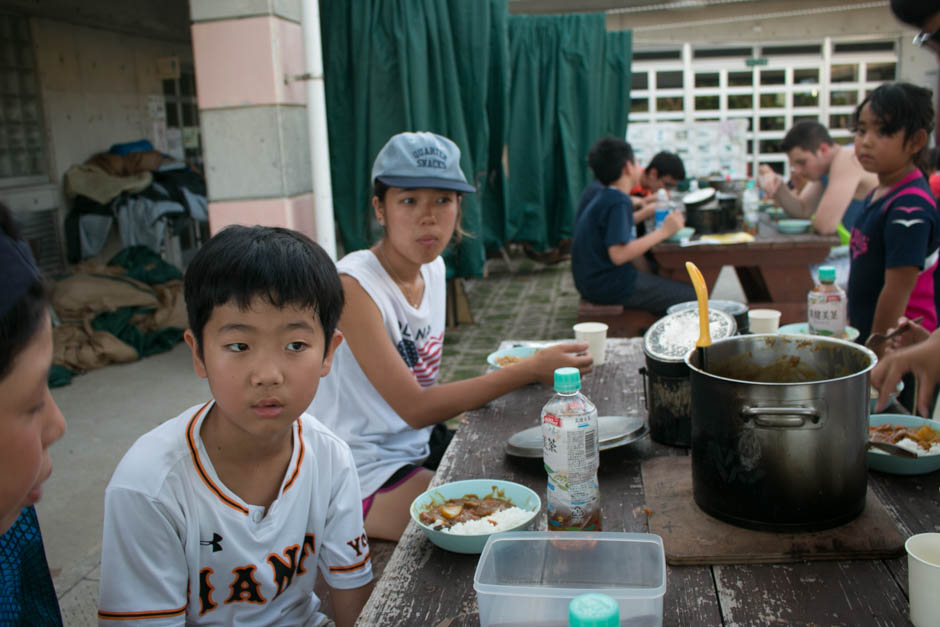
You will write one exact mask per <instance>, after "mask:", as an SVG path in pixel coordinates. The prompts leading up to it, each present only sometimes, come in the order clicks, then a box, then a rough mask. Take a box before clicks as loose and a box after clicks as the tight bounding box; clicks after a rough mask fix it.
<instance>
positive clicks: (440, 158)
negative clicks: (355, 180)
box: [372, 132, 476, 192]
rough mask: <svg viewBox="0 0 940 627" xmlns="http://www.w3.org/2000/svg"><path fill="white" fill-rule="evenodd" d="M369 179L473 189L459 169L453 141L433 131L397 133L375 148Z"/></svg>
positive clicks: (408, 186)
mask: <svg viewBox="0 0 940 627" xmlns="http://www.w3.org/2000/svg"><path fill="white" fill-rule="evenodd" d="M372 180H373V181H375V180H379V181H381V182H383V183H385V184H386V185H389V186H391V187H403V188H405V189H414V188H416V187H430V188H433V189H452V190H456V191H458V192H473V191H476V190H475V189H474V188H473V186H472V185H470V184H468V183H467V179H466V178H465V177H464V175H463V171H462V170H461V169H460V149H459V148H458V147H457V144H455V143H454V142H452V141H451V140H449V139H447V138H446V137H442V136H441V135H437V134H435V133H428V132H418V133H399V134H398V135H394V136H393V137H392V138H391V139H389V140H388V142H387V143H386V144H385V146H383V147H382V150H380V151H379V154H378V156H377V157H376V158H375V163H374V164H373V166H372Z"/></svg>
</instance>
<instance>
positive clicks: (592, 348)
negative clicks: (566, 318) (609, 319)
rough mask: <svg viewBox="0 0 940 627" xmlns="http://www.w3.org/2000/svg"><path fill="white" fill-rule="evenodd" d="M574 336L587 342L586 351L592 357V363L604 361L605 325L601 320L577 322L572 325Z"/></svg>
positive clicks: (580, 340) (596, 363) (599, 363)
mask: <svg viewBox="0 0 940 627" xmlns="http://www.w3.org/2000/svg"><path fill="white" fill-rule="evenodd" d="M573 328H574V338H575V339H576V340H578V341H579V342H587V343H588V353H589V354H590V355H591V357H592V358H593V359H594V365H595V366H600V365H601V364H602V363H604V353H605V352H606V344H607V325H606V324H604V323H603V322H579V323H578V324H576V325H574V327H573Z"/></svg>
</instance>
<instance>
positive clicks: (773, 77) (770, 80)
mask: <svg viewBox="0 0 940 627" xmlns="http://www.w3.org/2000/svg"><path fill="white" fill-rule="evenodd" d="M786 82H787V75H786V72H785V71H784V70H761V73H760V84H761V85H785V84H786Z"/></svg>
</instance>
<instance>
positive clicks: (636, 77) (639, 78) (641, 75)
mask: <svg viewBox="0 0 940 627" xmlns="http://www.w3.org/2000/svg"><path fill="white" fill-rule="evenodd" d="M630 89H649V80H648V76H647V74H646V72H634V73H633V77H632V78H631V80H630Z"/></svg>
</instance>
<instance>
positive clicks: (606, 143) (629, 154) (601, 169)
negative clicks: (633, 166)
mask: <svg viewBox="0 0 940 627" xmlns="http://www.w3.org/2000/svg"><path fill="white" fill-rule="evenodd" d="M587 161H588V165H589V166H591V170H592V171H593V172H594V178H596V179H597V180H598V181H600V182H601V183H603V184H604V185H610V184H611V183H613V182H614V181H616V180H617V179H619V178H620V175H621V174H623V168H624V167H625V166H626V165H627V163H633V162H634V161H635V160H634V158H633V148H632V147H631V146H630V144H629V143H627V142H626V141H624V140H622V139H620V138H619V137H602V138H600V139H599V140H597V141H596V142H595V143H594V145H593V146H591V150H590V151H589V152H588V157H587Z"/></svg>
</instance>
